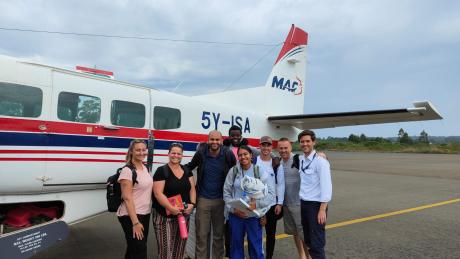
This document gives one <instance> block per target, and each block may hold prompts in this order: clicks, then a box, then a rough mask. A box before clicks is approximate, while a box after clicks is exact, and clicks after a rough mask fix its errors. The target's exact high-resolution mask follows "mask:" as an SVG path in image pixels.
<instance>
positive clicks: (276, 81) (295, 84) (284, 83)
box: [272, 76, 303, 95]
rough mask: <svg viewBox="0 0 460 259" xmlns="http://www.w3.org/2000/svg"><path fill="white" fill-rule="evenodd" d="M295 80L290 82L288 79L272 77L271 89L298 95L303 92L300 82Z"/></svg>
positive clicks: (297, 79)
mask: <svg viewBox="0 0 460 259" xmlns="http://www.w3.org/2000/svg"><path fill="white" fill-rule="evenodd" d="M295 78H296V79H295V80H292V81H291V80H290V79H285V78H284V77H280V78H278V76H274V77H273V81H272V87H274V88H278V89H280V90H285V91H288V92H291V93H293V94H294V95H300V94H302V90H303V85H302V80H300V79H299V78H298V77H295Z"/></svg>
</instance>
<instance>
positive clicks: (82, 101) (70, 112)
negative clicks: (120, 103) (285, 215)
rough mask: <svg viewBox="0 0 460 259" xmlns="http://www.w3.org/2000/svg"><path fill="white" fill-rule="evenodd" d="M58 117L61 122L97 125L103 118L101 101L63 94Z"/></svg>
mask: <svg viewBox="0 0 460 259" xmlns="http://www.w3.org/2000/svg"><path fill="white" fill-rule="evenodd" d="M57 115H58V118H59V119H60V120H64V121H75V122H84V123H97V122H99V120H100V118H101V99H100V98H98V97H94V96H90V95H84V94H77V93H69V92H61V93H59V96H58V110H57Z"/></svg>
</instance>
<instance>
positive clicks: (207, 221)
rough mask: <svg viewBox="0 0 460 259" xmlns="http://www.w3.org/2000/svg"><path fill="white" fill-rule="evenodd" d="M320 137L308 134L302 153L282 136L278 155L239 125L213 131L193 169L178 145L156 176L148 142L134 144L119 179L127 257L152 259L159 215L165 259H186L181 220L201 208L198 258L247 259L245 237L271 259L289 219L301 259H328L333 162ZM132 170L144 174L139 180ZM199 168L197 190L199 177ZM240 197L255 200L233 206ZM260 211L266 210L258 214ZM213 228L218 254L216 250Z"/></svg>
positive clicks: (252, 252)
mask: <svg viewBox="0 0 460 259" xmlns="http://www.w3.org/2000/svg"><path fill="white" fill-rule="evenodd" d="M315 140H316V137H315V133H314V132H313V131H310V130H304V131H302V132H301V133H300V134H299V135H298V141H299V143H300V146H301V149H302V151H303V154H302V155H300V156H298V155H296V156H295V155H294V154H293V153H292V146H291V142H290V141H289V139H287V138H281V139H279V140H278V143H277V144H278V153H279V155H280V158H278V157H275V156H274V155H273V154H272V151H273V144H274V143H273V140H272V139H271V138H270V137H269V136H264V137H262V138H261V139H260V142H259V149H257V148H255V147H252V146H250V145H248V141H247V140H246V139H244V138H243V137H242V131H241V128H239V127H238V126H232V127H231V128H230V130H229V138H228V139H225V140H224V139H223V136H222V134H221V133H220V132H219V131H217V130H213V131H211V132H209V134H208V141H207V142H206V143H202V144H200V145H198V148H197V151H196V153H195V155H194V156H193V158H192V160H191V161H190V162H189V163H188V164H186V165H181V158H182V153H183V147H182V146H181V145H180V144H178V143H173V144H172V145H171V146H170V148H169V152H168V157H169V161H168V163H167V164H165V165H164V166H161V167H159V168H158V169H157V171H156V172H155V174H154V175H153V179H152V177H150V175H149V173H148V171H147V169H146V168H145V166H144V165H143V163H142V161H143V160H144V159H145V156H146V154H147V149H146V145H145V143H144V142H143V141H141V140H134V141H133V142H132V143H131V145H130V147H129V150H128V153H127V156H126V162H127V165H128V166H129V167H125V168H124V169H123V170H122V172H121V174H120V177H119V182H120V184H121V187H122V198H123V201H124V202H123V203H122V205H121V206H120V208H119V209H118V212H117V215H118V218H119V221H120V223H121V225H122V228H123V230H124V232H125V237H126V241H127V250H126V254H125V258H147V256H146V251H147V249H146V248H147V247H146V242H147V234H148V228H149V226H148V225H149V218H150V212H151V211H152V214H153V216H152V218H153V227H154V229H155V235H156V239H157V244H158V258H161V259H163V258H168V259H169V258H177V259H182V258H183V256H184V250H185V244H186V239H182V238H181V237H180V234H179V226H178V225H179V224H178V221H177V215H178V214H179V213H181V214H183V215H184V216H186V218H188V217H187V216H188V215H190V214H191V213H192V211H193V209H196V214H195V228H196V231H195V235H196V247H195V258H197V259H200V258H204V259H207V258H209V257H211V258H213V259H216V258H218V259H220V258H224V257H230V258H231V259H243V258H245V256H244V253H245V251H244V250H245V249H244V237H245V236H247V241H248V242H247V244H248V253H249V256H250V258H255V259H259V258H269V259H270V258H272V257H273V252H274V247H275V234H276V225H277V221H278V220H279V219H280V218H282V217H283V218H284V230H285V233H286V234H290V235H292V236H293V238H294V241H295V245H296V247H297V251H298V254H299V258H313V259H316V258H325V253H324V246H325V225H326V218H327V204H328V202H329V201H330V200H331V196H332V184H331V174H330V167H329V163H328V161H327V159H325V154H323V153H317V152H316V151H315V149H314V146H315ZM130 168H134V169H135V170H136V173H137V179H136V182H135V183H133V180H132V170H131V169H130ZM195 168H196V169H197V171H196V172H197V173H196V185H195V181H194V177H193V174H192V173H191V172H192V170H194V169H195ZM251 188H252V189H251ZM152 189H153V194H154V195H152ZM254 190H255V191H257V192H252V191H254ZM178 194H179V195H181V197H182V200H183V201H184V203H185V204H186V206H184V208H182V209H180V208H178V207H177V206H173V205H171V203H170V202H169V201H168V199H167V198H168V197H171V196H174V195H178ZM152 196H153V201H152ZM239 199H241V200H244V201H247V203H248V204H249V208H248V209H246V210H244V209H241V208H237V207H235V206H233V202H234V201H235V200H239ZM151 201H152V202H151ZM150 203H152V204H153V205H152V206H153V210H151V208H150ZM255 211H257V212H258V213H250V212H255ZM166 212H168V213H166ZM187 225H188V220H187ZM263 227H265V232H266V250H265V253H264V251H263V236H262V228H263ZM211 229H212V239H211V240H210V241H211V245H210V246H211V248H212V249H211V251H212V255H210V254H209V250H210V249H209V248H210V247H209V245H208V238H209V237H210V236H211ZM224 247H225V248H224Z"/></svg>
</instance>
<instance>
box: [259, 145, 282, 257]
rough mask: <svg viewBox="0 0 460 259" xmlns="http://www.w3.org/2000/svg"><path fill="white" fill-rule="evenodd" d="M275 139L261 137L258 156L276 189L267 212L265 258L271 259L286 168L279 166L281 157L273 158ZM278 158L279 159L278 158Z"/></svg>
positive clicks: (270, 182)
mask: <svg viewBox="0 0 460 259" xmlns="http://www.w3.org/2000/svg"><path fill="white" fill-rule="evenodd" d="M272 150H273V140H272V138H270V137H269V136H263V137H261V138H260V155H259V156H257V158H256V164H257V165H258V166H259V168H260V170H261V171H264V172H266V173H267V174H268V184H270V185H271V186H272V187H273V188H274V189H275V190H276V200H273V204H272V207H271V208H270V210H269V211H268V212H267V214H265V216H266V219H267V223H266V225H265V233H266V240H267V241H266V249H265V258H266V259H271V258H272V257H273V251H274V250H275V234H276V223H277V221H278V220H279V219H280V218H281V217H282V214H281V213H282V208H283V201H284V170H283V167H282V166H279V165H280V163H279V158H272V156H271V153H272ZM276 159H278V160H276Z"/></svg>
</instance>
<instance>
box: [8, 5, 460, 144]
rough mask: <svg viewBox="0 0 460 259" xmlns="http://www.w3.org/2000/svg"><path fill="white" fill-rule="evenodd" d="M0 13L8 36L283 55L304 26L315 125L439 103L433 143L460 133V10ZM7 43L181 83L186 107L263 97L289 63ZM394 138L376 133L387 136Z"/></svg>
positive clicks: (203, 8)
mask: <svg viewBox="0 0 460 259" xmlns="http://www.w3.org/2000/svg"><path fill="white" fill-rule="evenodd" d="M0 9H1V10H2V16H0V27H5V28H9V27H13V28H23V29H37V30H49V31H63V32H78V33H93V34H110V35H127V36H145V37H155V38H170V39H188V40H203V41H223V42H246V43H273V44H276V43H279V42H281V41H283V40H284V37H285V35H286V33H287V31H288V29H289V27H290V25H291V24H292V23H294V24H296V25H298V26H300V27H302V28H304V29H305V30H306V31H307V32H308V33H309V44H308V50H307V51H308V63H309V66H308V71H307V82H306V87H307V88H306V91H307V94H308V96H307V98H308V99H307V100H306V105H305V107H306V111H307V112H308V113H312V112H333V111H347V110H359V109H361V110H366V109H374V108H392V107H394V106H395V107H396V108H397V107H401V106H403V107H404V106H409V105H410V102H411V101H413V100H419V99H432V100H433V101H435V104H436V105H437V106H438V108H439V109H440V110H441V111H443V112H444V113H445V114H446V117H447V119H446V120H445V121H444V126H442V127H440V126H436V125H438V124H436V123H434V124H429V125H433V131H434V132H439V133H438V134H439V135H442V134H447V133H452V132H453V131H455V130H454V129H457V128H459V126H460V125H459V122H457V121H456V120H454V119H451V117H454V116H456V113H455V112H453V111H452V109H453V108H452V107H453V106H452V99H453V96H459V95H460V90H458V89H459V88H458V86H457V82H459V81H460V76H459V75H458V71H459V69H460V67H459V66H460V65H459V63H458V60H457V59H458V58H457V55H455V53H460V44H459V43H460V18H459V17H460V15H459V14H460V3H457V2H455V1H445V2H436V1H421V2H420V1H415V0H402V1H396V0H391V1H360V0H352V1H333V0H325V1H313V0H308V1H275V0H269V1H243V0H236V1H197V0H192V1H150V0H149V1H147V0H145V1H126V0H114V1H108V0H104V1H57V0H54V1H53V0H50V1H44V0H43V1H21V0H18V1H2V2H0ZM0 37H1V41H0V54H5V55H10V56H15V57H23V58H30V59H33V60H36V61H39V62H43V63H46V64H51V65H55V66H59V67H65V68H68V69H73V67H74V66H75V65H86V66H90V67H94V66H96V67H98V68H101V69H107V70H111V71H114V72H115V76H116V78H117V79H120V80H122V81H128V82H133V83H138V84H144V85H148V86H151V87H157V88H161V89H165V90H172V89H174V88H175V87H176V86H177V85H178V84H179V83H180V84H181V86H180V88H179V89H180V91H181V92H182V93H185V94H187V95H193V94H197V93H202V92H206V91H207V92H213V91H219V90H221V89H224V88H226V87H228V86H229V85H231V84H233V86H232V89H238V88H241V87H247V86H258V85H263V84H264V83H265V81H266V79H267V76H268V74H269V72H270V69H271V66H272V65H273V62H274V59H275V58H276V54H277V51H279V47H278V48H275V49H274V50H272V52H271V53H270V55H267V56H266V57H265V58H264V59H263V60H261V62H260V63H258V64H257V65H256V66H254V67H253V68H252V69H250V70H249V68H251V67H252V66H253V65H254V63H255V62H256V61H257V60H258V59H260V58H261V57H262V56H264V55H265V54H266V53H267V51H269V50H270V48H272V47H270V46H241V45H222V44H196V43H183V42H171V41H153V40H135V39H117V38H95V37H86V36H71V35H55V34H39V33H25V32H13V31H2V30H0ZM242 74H244V76H243V77H241V78H240V79H239V80H236V79H237V78H239V77H240V76H241V75H242ZM446 93H449V94H446ZM312 97H314V98H312ZM414 125H417V124H414ZM414 127H416V126H414ZM390 128H391V126H388V127H387V126H384V125H382V126H376V127H375V128H372V129H374V132H375V133H378V134H387V135H389V134H392V132H393V131H394V129H393V128H391V129H390ZM345 129H346V128H345ZM364 129H366V130H367V129H368V128H364ZM334 134H340V130H338V131H337V132H335V133H334Z"/></svg>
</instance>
